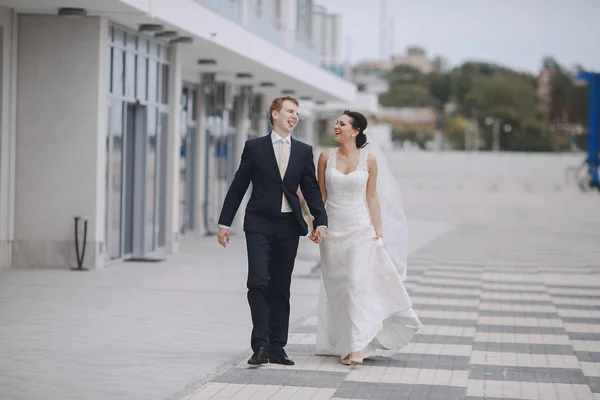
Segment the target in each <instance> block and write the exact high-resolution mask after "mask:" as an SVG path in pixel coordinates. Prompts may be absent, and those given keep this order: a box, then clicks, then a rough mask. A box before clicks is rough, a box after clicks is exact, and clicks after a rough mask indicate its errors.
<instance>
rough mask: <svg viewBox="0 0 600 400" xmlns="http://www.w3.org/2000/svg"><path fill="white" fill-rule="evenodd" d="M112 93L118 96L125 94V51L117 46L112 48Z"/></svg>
mask: <svg viewBox="0 0 600 400" xmlns="http://www.w3.org/2000/svg"><path fill="white" fill-rule="evenodd" d="M112 52H113V57H112V93H114V94H115V95H117V96H122V95H123V79H124V73H125V70H124V68H123V51H122V50H121V49H118V48H116V47H113V49H112Z"/></svg>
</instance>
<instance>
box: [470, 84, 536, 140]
mask: <svg viewBox="0 0 600 400" xmlns="http://www.w3.org/2000/svg"><path fill="white" fill-rule="evenodd" d="M465 104H466V105H468V106H469V107H472V108H476V109H477V110H478V113H479V117H480V119H481V123H480V125H481V126H482V127H485V126H486V125H485V119H486V118H488V117H491V118H493V119H494V120H497V121H500V124H501V126H500V128H501V133H500V148H502V149H505V150H517V149H519V150H530V151H533V150H542V148H543V146H541V145H540V143H539V140H540V135H541V132H542V131H543V130H542V129H541V128H540V124H541V118H540V117H541V113H540V111H539V109H538V104H537V92H536V88H535V87H534V85H533V84H532V83H531V80H529V79H527V78H524V77H522V76H520V75H518V74H513V75H495V76H494V75H492V76H489V77H480V78H479V79H478V80H477V81H476V82H475V85H474V87H473V88H472V89H471V91H470V92H469V93H468V94H467V96H466V97H465ZM505 126H510V127H511V129H510V132H504V131H505V129H502V128H504V127H505ZM483 138H484V141H485V143H486V148H488V149H490V148H491V144H492V142H493V140H492V139H493V138H492V129H491V127H490V128H487V129H485V128H484V129H483Z"/></svg>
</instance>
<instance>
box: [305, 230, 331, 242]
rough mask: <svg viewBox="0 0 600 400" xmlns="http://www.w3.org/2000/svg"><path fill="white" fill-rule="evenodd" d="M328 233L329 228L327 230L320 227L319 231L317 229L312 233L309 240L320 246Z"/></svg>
mask: <svg viewBox="0 0 600 400" xmlns="http://www.w3.org/2000/svg"><path fill="white" fill-rule="evenodd" d="M326 232H327V228H325V227H324V226H319V227H317V229H315V230H313V231H312V232H311V234H310V235H309V236H308V238H309V239H310V240H312V241H313V242H315V243H317V244H319V243H321V240H323V238H324V237H325V233H326Z"/></svg>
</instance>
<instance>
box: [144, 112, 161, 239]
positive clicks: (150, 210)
mask: <svg viewBox="0 0 600 400" xmlns="http://www.w3.org/2000/svg"><path fill="white" fill-rule="evenodd" d="M147 115H148V120H147V125H146V139H147V140H146V216H145V224H144V249H145V250H147V251H153V250H154V249H155V241H154V238H155V230H156V227H157V221H156V217H155V216H156V209H155V196H156V191H157V189H158V188H157V183H158V182H157V179H156V162H157V160H158V158H157V156H156V149H157V146H156V145H157V143H156V139H157V130H156V126H157V124H156V115H157V109H156V108H154V107H148V114H147Z"/></svg>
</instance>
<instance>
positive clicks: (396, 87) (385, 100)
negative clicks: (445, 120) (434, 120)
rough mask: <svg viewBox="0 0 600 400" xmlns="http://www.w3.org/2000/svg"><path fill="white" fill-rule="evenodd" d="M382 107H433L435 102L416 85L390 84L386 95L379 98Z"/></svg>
mask: <svg viewBox="0 0 600 400" xmlns="http://www.w3.org/2000/svg"><path fill="white" fill-rule="evenodd" d="M379 103H380V104H381V105H382V106H384V107H435V106H437V100H436V99H435V98H434V97H433V96H432V95H431V94H430V93H429V90H428V89H427V87H425V86H421V85H417V84H410V83H407V84H403V83H395V84H392V85H391V86H390V88H389V90H388V91H387V92H386V93H382V94H381V95H380V96H379Z"/></svg>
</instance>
